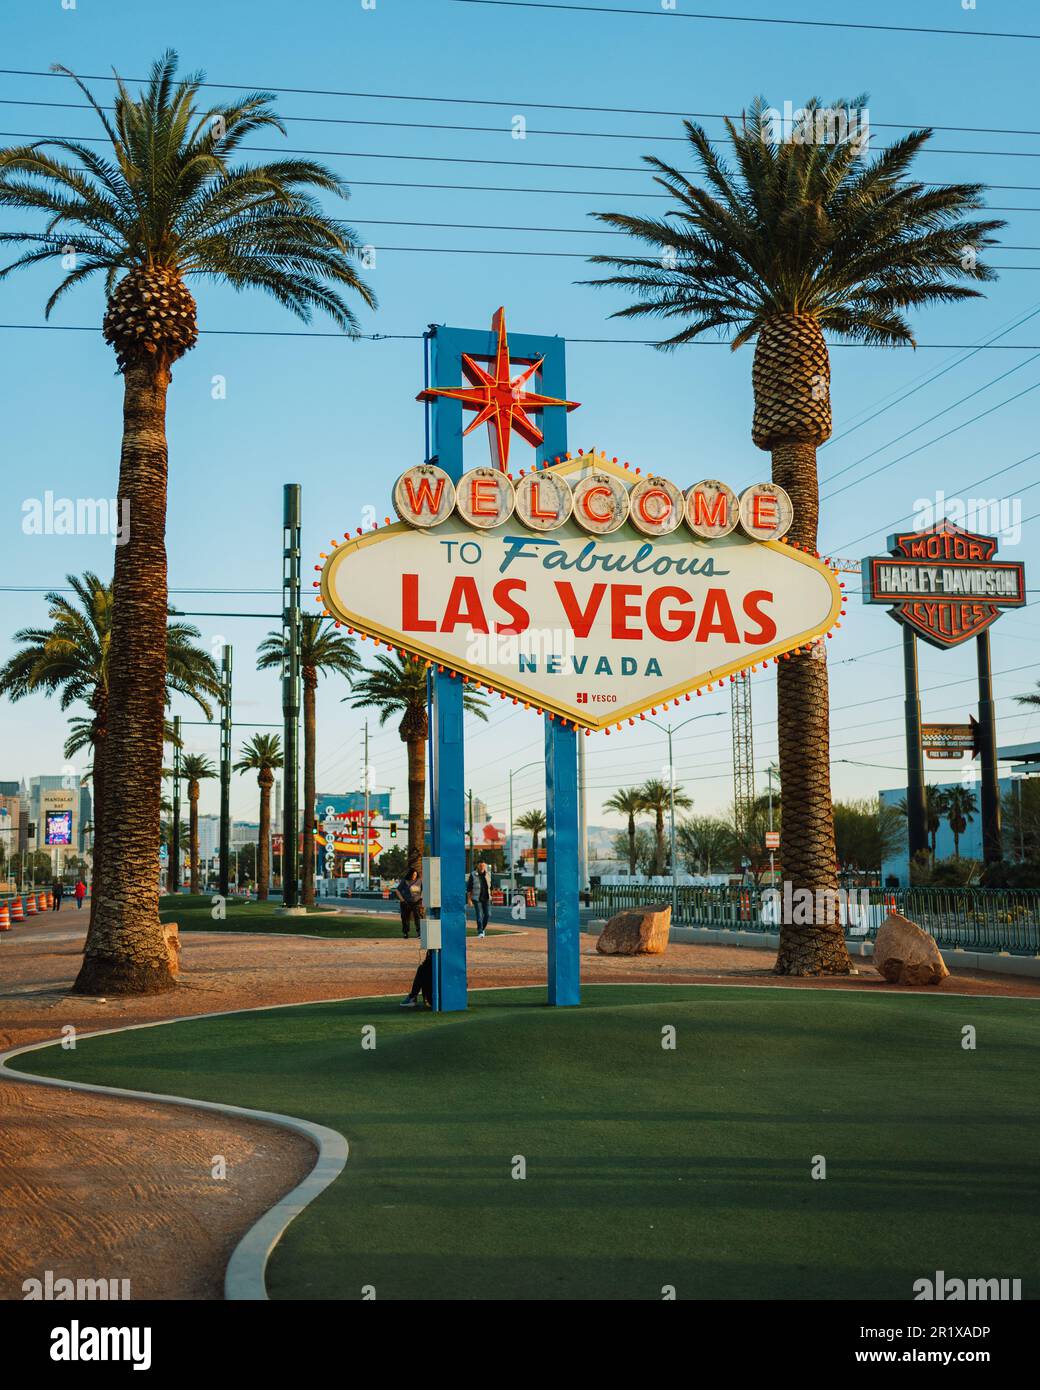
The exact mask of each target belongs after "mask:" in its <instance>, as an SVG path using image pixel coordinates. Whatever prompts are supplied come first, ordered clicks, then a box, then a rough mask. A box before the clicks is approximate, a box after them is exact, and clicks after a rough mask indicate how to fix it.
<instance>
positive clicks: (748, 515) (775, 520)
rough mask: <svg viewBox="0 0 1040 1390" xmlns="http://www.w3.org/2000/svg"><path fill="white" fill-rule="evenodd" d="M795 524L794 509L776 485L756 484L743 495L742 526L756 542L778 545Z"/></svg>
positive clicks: (783, 492)
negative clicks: (772, 542)
mask: <svg viewBox="0 0 1040 1390" xmlns="http://www.w3.org/2000/svg"><path fill="white" fill-rule="evenodd" d="M793 520H794V507H793V506H792V504H791V499H790V497H788V495H787V493H786V492H785V491H784V490H783V488H782V487H778V486H777V484H776V483H753V484H752V485H751V487H749V488H745V489H744V491H743V492H742V493H741V494H740V526H741V530H742V531H743V532H744V534H745V535H747V536H750V537H751V539H752V540H753V541H778V540H779V539H780V537H781V536H786V535H787V533H788V531H789V530H790V529H791V522H792V521H793Z"/></svg>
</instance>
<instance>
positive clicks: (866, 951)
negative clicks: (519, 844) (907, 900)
mask: <svg viewBox="0 0 1040 1390" xmlns="http://www.w3.org/2000/svg"><path fill="white" fill-rule="evenodd" d="M606 925H607V919H606V918H605V917H596V918H593V920H592V921H591V922H588V923H586V926H585V932H586V934H587V935H589V936H599V934H600V932H601V931H602V930H603V928H604V927H605V926H606ZM668 940H669V941H676V942H685V943H686V944H687V945H695V944H697V943H698V942H700V944H701V945H703V946H746V947H749V948H751V949H752V950H754V949H756V948H757V949H758V950H769V951H775V950H776V948H777V947H778V946H779V945H780V934H779V933H778V932H768V931H743V930H741V929H739V928H735V927H734V928H730V927H672V928H671V930H670V931H669V933H668ZM845 945H846V946H847V947H848V951H849V955H850V956H861V957H869V956H872V955H873V954H874V943H873V942H872V941H863V940H857V939H856V938H855V937H846V939H845ZM939 954H940V955H941V956H942V958H943V960H944V961H945V962H946V965H947V968H948V969H950V970H984V971H988V972H989V973H990V974H991V975H1025V976H1030V977H1032V978H1033V979H1036V978H1038V977H1040V956H1013V955H1010V954H1009V953H1008V952H1007V951H965V950H962V949H961V948H960V947H946V948H945V949H942V948H940V952H939Z"/></svg>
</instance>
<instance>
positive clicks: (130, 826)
mask: <svg viewBox="0 0 1040 1390" xmlns="http://www.w3.org/2000/svg"><path fill="white" fill-rule="evenodd" d="M169 379H170V377H169V372H168V370H167V369H166V368H165V367H162V366H160V365H158V364H148V365H139V366H129V367H127V369H126V372H125V375H124V393H123V445H122V454H121V458H120V465H119V487H118V506H119V511H120V515H121V516H122V515H123V509H124V508H127V509H128V516H129V536H128V538H127V540H126V543H125V544H123V545H119V546H117V547H116V553H115V572H114V575H113V581H112V594H113V605H112V631H111V637H110V643H109V656H108V709H109V722H108V732H107V744H108V747H107V752H106V755H105V775H104V799H103V801H102V804H101V817H100V820H101V822H102V824H103V825H104V834H103V838H102V846H101V857H100V870H101V884H100V893H99V897H98V904H97V910H96V914H95V918H94V928H93V931H92V932H91V936H90V941H89V942H88V945H87V948H86V950H85V951H84V957H83V965H82V967H81V968H80V972H79V975H78V976H77V978H76V982H75V984H74V986H73V989H74V991H75V992H76V993H79V994H158V993H160V992H162V991H163V990H168V989H173V988H175V986H176V980H175V979H174V976H173V974H172V972H171V969H170V960H169V955H168V952H167V948H166V943H165V941H164V939H163V932H162V927H161V926H160V923H159V801H160V796H161V786H162V761H163V714H164V710H165V701H166V607H167V589H166V543H165V532H166V476H167V451H166V391H167V387H168V385H169Z"/></svg>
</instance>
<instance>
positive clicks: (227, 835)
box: [217, 646, 238, 898]
mask: <svg viewBox="0 0 1040 1390" xmlns="http://www.w3.org/2000/svg"><path fill="white" fill-rule="evenodd" d="M230 857H231V648H230V646H225V647H224V649H223V651H222V653H221V657H220V874H219V882H218V884H217V888H218V891H219V893H220V895H221V897H223V898H226V897H227V896H228V870H229V868H230V863H229V860H230ZM235 877H236V879H237V877H238V856H237V855H236V857H235Z"/></svg>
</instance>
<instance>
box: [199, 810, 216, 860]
mask: <svg viewBox="0 0 1040 1390" xmlns="http://www.w3.org/2000/svg"><path fill="white" fill-rule="evenodd" d="M219 853H220V817H219V816H199V858H200V859H213V858H214V857H215V856H216V855H217V854H219Z"/></svg>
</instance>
